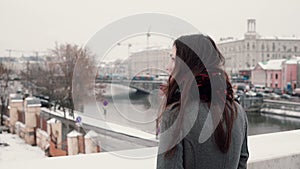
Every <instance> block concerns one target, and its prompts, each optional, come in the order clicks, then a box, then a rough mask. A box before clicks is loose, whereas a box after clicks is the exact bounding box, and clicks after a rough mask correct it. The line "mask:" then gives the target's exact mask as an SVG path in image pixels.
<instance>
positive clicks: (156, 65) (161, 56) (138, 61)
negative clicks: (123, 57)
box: [128, 47, 171, 77]
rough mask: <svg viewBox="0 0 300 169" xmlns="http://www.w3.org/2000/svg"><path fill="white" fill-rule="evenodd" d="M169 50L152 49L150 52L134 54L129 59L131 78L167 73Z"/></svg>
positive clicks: (144, 51) (142, 51) (143, 51)
mask: <svg viewBox="0 0 300 169" xmlns="http://www.w3.org/2000/svg"><path fill="white" fill-rule="evenodd" d="M170 51H171V49H169V48H156V47H152V48H149V49H148V50H140V51H136V52H133V53H132V55H130V56H129V58H128V74H129V76H130V77H133V76H136V75H153V76H155V75H158V74H160V73H162V72H164V71H166V66H167V64H168V62H169V59H170V57H169V56H170Z"/></svg>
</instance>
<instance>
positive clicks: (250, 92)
mask: <svg viewBox="0 0 300 169" xmlns="http://www.w3.org/2000/svg"><path fill="white" fill-rule="evenodd" d="M246 96H248V97H255V96H256V93H255V92H253V91H248V92H246Z"/></svg>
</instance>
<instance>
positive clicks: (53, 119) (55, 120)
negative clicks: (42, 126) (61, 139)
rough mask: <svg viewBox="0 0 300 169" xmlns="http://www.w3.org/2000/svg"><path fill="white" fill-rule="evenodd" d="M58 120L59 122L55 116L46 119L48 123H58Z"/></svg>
mask: <svg viewBox="0 0 300 169" xmlns="http://www.w3.org/2000/svg"><path fill="white" fill-rule="evenodd" d="M58 122H60V120H57V119H56V118H52V119H50V120H48V121H47V123H48V124H53V123H58Z"/></svg>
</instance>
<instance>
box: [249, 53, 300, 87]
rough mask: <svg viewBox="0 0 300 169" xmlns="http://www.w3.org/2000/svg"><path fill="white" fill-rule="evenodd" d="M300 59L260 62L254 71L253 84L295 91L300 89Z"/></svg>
mask: <svg viewBox="0 0 300 169" xmlns="http://www.w3.org/2000/svg"><path fill="white" fill-rule="evenodd" d="M299 71H300V57H292V58H290V59H274V60H269V61H266V62H259V63H258V64H257V65H256V66H255V67H254V69H253V70H252V75H251V76H252V84H253V85H263V86H265V87H270V88H280V89H284V90H294V89H296V88H299V87H300V78H299V76H298V74H299Z"/></svg>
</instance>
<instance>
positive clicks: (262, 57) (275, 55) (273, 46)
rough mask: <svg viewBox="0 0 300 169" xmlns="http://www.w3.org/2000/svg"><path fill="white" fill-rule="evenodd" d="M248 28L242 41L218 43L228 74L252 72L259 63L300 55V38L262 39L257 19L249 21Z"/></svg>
mask: <svg viewBox="0 0 300 169" xmlns="http://www.w3.org/2000/svg"><path fill="white" fill-rule="evenodd" d="M247 26H248V27H247V32H246V33H245V35H244V37H243V38H242V39H234V38H232V37H230V38H225V39H224V38H223V39H221V40H220V41H219V42H218V43H217V45H218V47H219V49H220V50H221V52H222V54H223V55H224V57H225V70H226V71H227V72H228V73H230V74H233V73H238V72H239V71H240V70H247V69H248V70H250V69H251V68H253V67H255V66H256V65H257V64H258V63H259V62H266V61H269V60H271V59H289V58H291V57H292V56H293V55H300V37H276V36H275V37H262V36H260V35H259V34H258V33H257V32H256V21H255V19H248V25H247Z"/></svg>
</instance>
